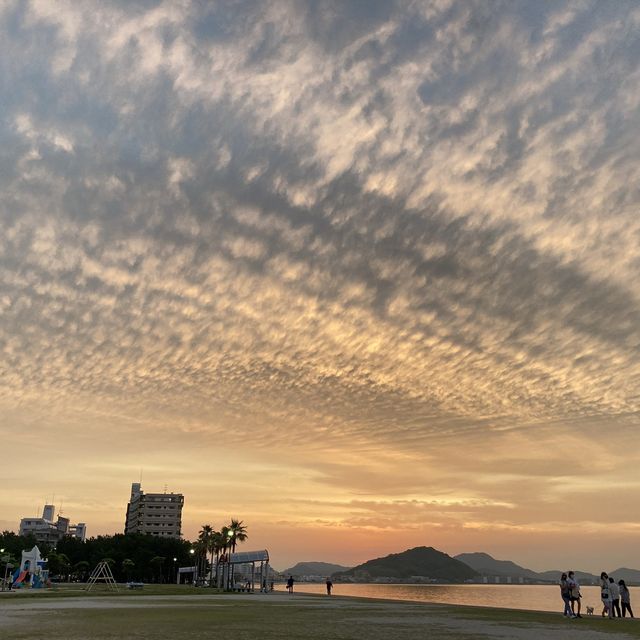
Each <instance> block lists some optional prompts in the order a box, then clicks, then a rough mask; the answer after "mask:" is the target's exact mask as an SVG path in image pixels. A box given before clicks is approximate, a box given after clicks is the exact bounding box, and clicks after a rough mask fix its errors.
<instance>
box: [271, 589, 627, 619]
mask: <svg viewBox="0 0 640 640" xmlns="http://www.w3.org/2000/svg"><path fill="white" fill-rule="evenodd" d="M276 589H277V590H278V591H284V590H286V588H285V585H283V584H280V585H276ZM580 590H581V592H582V613H583V615H584V614H585V612H586V607H587V606H591V607H594V613H595V615H600V613H601V612H602V602H601V601H600V588H599V587H596V586H581V587H580ZM629 590H630V592H631V608H632V609H633V607H634V604H635V603H636V600H635V597H636V596H638V600H637V604H638V612H635V611H634V613H637V614H638V615H640V587H630V588H629ZM295 592H296V593H321V594H326V586H325V585H324V584H317V583H316V584H314V583H309V582H296V584H295ZM333 595H336V596H357V597H358V598H382V599H384V600H407V601H410V602H434V603H439V604H462V605H470V606H474V607H501V608H504V609H524V610H528V611H560V612H562V610H563V608H564V604H563V602H562V598H561V597H560V587H558V586H555V585H520V584H518V585H509V584H456V585H447V584H428V585H427V584H343V583H339V582H336V583H334V585H333Z"/></svg>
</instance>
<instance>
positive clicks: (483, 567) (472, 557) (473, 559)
mask: <svg viewBox="0 0 640 640" xmlns="http://www.w3.org/2000/svg"><path fill="white" fill-rule="evenodd" d="M454 557H455V559H456V560H459V561H460V562H464V563H465V564H466V565H468V566H469V567H471V568H472V569H474V570H475V571H477V572H478V573H479V574H480V575H481V576H500V577H512V578H527V579H529V580H538V579H539V578H538V574H537V573H536V572H535V571H532V570H531V569H525V568H524V567H521V566H520V565H517V564H515V562H511V561H510V560H496V559H495V558H492V557H491V556H490V555H489V554H488V553H461V554H459V555H457V556H454Z"/></svg>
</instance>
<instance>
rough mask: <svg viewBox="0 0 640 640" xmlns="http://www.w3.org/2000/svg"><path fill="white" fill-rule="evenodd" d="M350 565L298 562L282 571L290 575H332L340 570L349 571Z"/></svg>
mask: <svg viewBox="0 0 640 640" xmlns="http://www.w3.org/2000/svg"><path fill="white" fill-rule="evenodd" d="M349 569H350V567H343V566H342V565H340V564H331V563H330V562H298V564H296V565H294V566H293V567H290V568H289V569H285V570H284V571H283V572H282V573H283V574H285V575H287V576H289V575H291V576H330V575H332V574H334V573H337V572H338V571H349Z"/></svg>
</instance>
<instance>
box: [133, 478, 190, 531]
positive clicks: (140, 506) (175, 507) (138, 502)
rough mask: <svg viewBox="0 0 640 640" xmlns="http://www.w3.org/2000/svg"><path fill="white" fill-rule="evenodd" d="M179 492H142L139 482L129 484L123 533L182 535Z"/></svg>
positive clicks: (181, 499) (181, 497)
mask: <svg viewBox="0 0 640 640" xmlns="http://www.w3.org/2000/svg"><path fill="white" fill-rule="evenodd" d="M183 505H184V496H183V495H182V494H181V493H144V492H143V491H142V487H141V485H140V483H139V482H134V483H133V484H132V485H131V498H130V499H129V503H128V504H127V517H126V521H125V525H124V532H125V533H147V534H151V535H153V536H162V537H165V538H180V537H181V536H182V507H183Z"/></svg>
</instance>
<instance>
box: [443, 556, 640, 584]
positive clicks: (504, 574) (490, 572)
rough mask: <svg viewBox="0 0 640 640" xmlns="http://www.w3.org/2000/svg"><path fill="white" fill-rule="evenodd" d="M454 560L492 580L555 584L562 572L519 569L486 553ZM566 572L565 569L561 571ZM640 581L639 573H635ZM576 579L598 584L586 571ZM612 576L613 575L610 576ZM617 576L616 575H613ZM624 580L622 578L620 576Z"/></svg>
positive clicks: (581, 572)
mask: <svg viewBox="0 0 640 640" xmlns="http://www.w3.org/2000/svg"><path fill="white" fill-rule="evenodd" d="M455 558H456V560H460V562H464V563H465V564H466V565H468V566H470V567H471V568H472V569H475V570H476V571H477V572H478V573H479V574H480V575H481V576H484V577H488V578H492V577H500V578H515V579H520V578H522V579H523V580H525V581H527V582H553V583H555V582H557V581H558V580H559V579H560V575H561V574H562V571H560V570H559V569H555V570H552V571H542V572H538V571H533V570H532V569H527V568H525V567H521V566H520V565H518V564H516V563H515V562H511V561H510V560H496V559H495V558H493V557H492V556H490V555H489V554H488V553H461V554H459V555H457V556H455ZM563 571H566V569H563ZM620 571H633V570H632V569H626V570H625V569H620ZM637 573H638V576H639V578H638V579H639V580H640V572H637ZM575 574H576V579H577V580H578V582H579V583H580V584H585V585H586V584H596V583H597V582H599V578H598V577H597V576H594V575H593V574H592V573H587V572H586V571H576V572H575ZM612 575H613V574H612ZM615 575H616V576H617V574H615ZM621 577H622V578H623V579H624V580H626V578H624V576H622V575H621Z"/></svg>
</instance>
